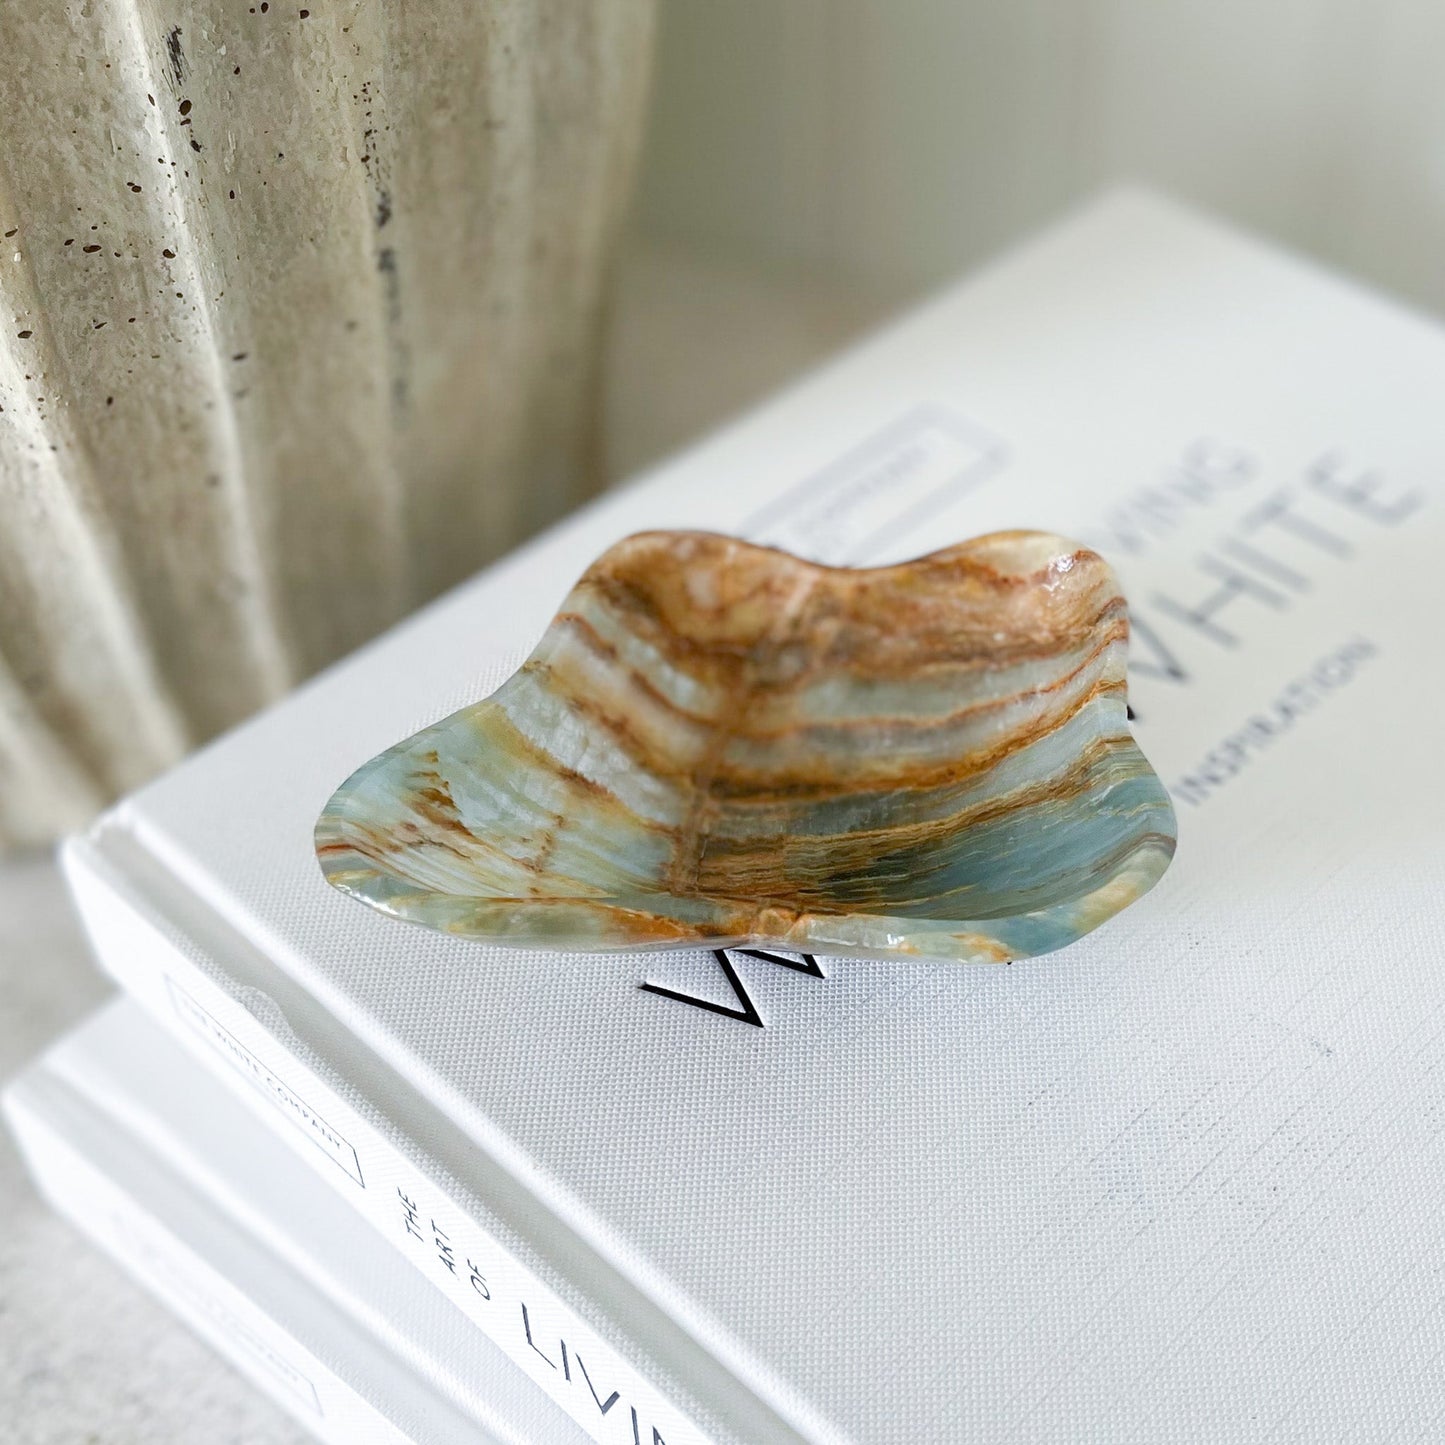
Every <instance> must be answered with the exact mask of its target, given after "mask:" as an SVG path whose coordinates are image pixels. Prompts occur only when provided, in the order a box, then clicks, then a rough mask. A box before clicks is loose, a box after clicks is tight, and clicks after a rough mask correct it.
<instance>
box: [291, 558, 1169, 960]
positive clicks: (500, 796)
mask: <svg viewBox="0 0 1445 1445" xmlns="http://www.w3.org/2000/svg"><path fill="white" fill-rule="evenodd" d="M1127 639H1128V616H1127V611H1126V607H1125V603H1124V598H1123V596H1122V594H1121V593H1120V591H1119V587H1118V584H1117V582H1116V581H1115V578H1114V575H1113V573H1112V572H1111V570H1110V568H1109V567H1108V565H1107V564H1106V563H1105V562H1104V561H1103V559H1102V558H1100V557H1099V556H1097V555H1096V554H1095V553H1093V552H1091V551H1088V550H1087V549H1085V548H1083V547H1080V546H1078V545H1076V544H1074V543H1071V542H1067V541H1065V540H1063V539H1062V538H1059V537H1055V536H1051V535H1047V534H1043V533H1037V532H1003V533H997V534H994V535H991V536H987V537H980V538H977V539H975V540H973V541H969V542H965V543H962V544H961V545H959V546H955V547H950V548H948V549H946V550H944V551H941V552H936V553H934V554H933V555H931V556H928V557H923V558H920V559H918V560H916V561H913V562H906V563H903V564H900V565H897V566H890V567H879V568H873V569H867V570H851V569H843V568H831V567H824V566H819V565H817V564H815V563H811V562H805V561H802V560H801V559H799V558H796V557H793V556H790V555H788V554H787V553H784V552H780V551H776V550H774V549H771V548H766V547H757V546H753V545H751V544H749V543H746V542H741V541H738V540H735V539H733V538H729V537H722V536H715V535H711V534H707V533H696V532H650V533H643V534H640V535H638V536H634V537H631V538H628V539H627V540H625V541H623V542H620V543H619V544H618V545H616V546H615V547H613V548H611V549H610V550H609V551H607V552H606V553H605V554H604V555H603V556H602V557H601V558H599V559H598V561H597V562H595V563H594V564H593V565H592V567H591V568H589V570H588V571H587V573H586V574H585V575H584V576H583V577H582V579H581V580H580V581H579V582H578V584H577V585H576V587H575V588H574V589H573V590H572V592H571V594H570V595H569V596H568V597H567V599H566V602H565V603H564V604H563V606H562V609H561V611H560V612H559V613H558V614H557V616H556V618H555V619H554V620H553V622H552V623H551V625H550V626H549V628H548V629H547V632H546V634H545V635H544V636H543V638H542V640H541V642H540V644H539V645H538V647H537V649H536V650H535V651H534V652H533V653H532V655H531V657H530V658H529V659H528V660H527V662H526V663H525V664H524V665H523V666H522V667H521V668H520V669H519V671H518V672H517V673H516V674H515V675H514V676H513V677H512V678H511V679H509V680H508V681H507V682H506V683H505V684H504V685H503V686H502V687H501V688H500V689H499V690H498V691H497V692H495V693H494V694H493V695H492V696H491V697H489V698H486V699H485V700H483V701H481V702H479V703H476V704H474V705H473V706H471V707H467V708H464V709H463V710H462V711H460V712H458V713H455V714H453V715H452V716H451V717H449V718H446V719H445V720H443V721H442V722H439V723H437V724H435V725H434V726H432V727H429V728H426V729H425V730H423V731H422V732H420V733H418V734H416V736H414V737H412V738H410V739H408V740H407V741H405V742H403V743H400V744H399V745H398V746H396V747H394V748H392V749H390V750H389V751H387V752H385V753H383V754H382V755H381V756H380V757H378V758H375V759H373V760H372V761H371V762H369V763H367V764H366V765H365V766H364V767H362V768H361V769H360V770H359V771H358V772H356V773H355V774H353V776H352V777H351V778H349V779H348V780H347V781H346V782H345V783H344V784H343V785H342V787H341V788H340V789H339V790H338V791H337V793H336V794H335V795H334V796H333V798H332V799H331V801H330V802H329V803H328V805H327V807H326V809H325V811H324V813H323V814H322V816H321V819H320V821H319V823H318V825H317V829H316V846H317V853H318V856H319V858H320V861H321V865H322V868H323V870H324V872H325V874H326V876H327V878H328V879H329V880H330V881H331V883H333V884H334V885H335V886H336V887H338V888H340V889H342V890H343V891H345V892H347V893H350V894H352V895H354V896H355V897H357V898H359V899H361V900H362V901H364V902H366V903H369V904H370V905H372V906H373V907H375V908H378V909H380V910H381V911H383V912H385V913H388V914H391V915H394V916H395V917H398V918H403V919H409V920H411V921H414V922H417V923H422V924H427V925H430V926H431V927H434V928H438V929H442V930H445V931H446V932H449V933H456V934H463V935H468V936H472V937H477V938H482V939H487V940H491V941H496V942H504V943H514V944H517V945H525V946H531V947H557V948H578V949H586V950H601V949H613V948H650V947H682V946H694V945H696V946H703V945H706V946H711V947H717V946H721V945H724V944H738V943H744V942H747V943H752V944H768V945H772V946H774V947H778V948H785V949H797V950H802V951H808V952H820V953H832V954H841V955H853V956H861V957H888V956H895V955H909V956H927V957H938V958H945V959H952V960H957V961H978V962H983V961H1004V960H1008V959H1014V958H1022V957H1026V956H1030V955H1034V954H1040V953H1046V952H1048V951H1050V950H1052V949H1056V948H1059V947H1061V946H1063V945H1065V944H1067V943H1070V942H1072V941H1073V940H1074V939H1077V938H1078V937H1080V936H1081V935H1082V934H1084V933H1087V932H1088V931H1089V930H1090V929H1092V928H1095V927H1097V926H1098V925H1099V924H1100V923H1102V922H1104V921H1105V920H1106V919H1108V918H1109V917H1111V916H1112V915H1113V914H1115V913H1117V912H1118V911H1119V910H1120V909H1121V908H1124V907H1126V906H1127V905H1128V904H1129V903H1131V902H1132V901H1133V900H1134V899H1136V898H1138V897H1139V896H1140V895H1141V894H1142V893H1144V892H1145V891H1146V890H1147V889H1148V888H1150V887H1151V886H1152V885H1153V884H1154V882H1155V881H1156V880H1157V879H1158V878H1159V876H1160V875H1161V874H1162V873H1163V871H1164V869H1165V868H1166V867H1167V866H1168V863H1169V860H1170V858H1171V856H1172V855H1173V851H1174V843H1175V822H1174V814H1173V810H1172V808H1171V806H1170V803H1169V798H1168V795H1167V793H1166V792H1165V790H1164V787H1163V785H1162V784H1161V783H1160V781H1159V779H1158V778H1157V777H1156V776H1155V774H1154V772H1153V771H1152V769H1151V768H1150V767H1149V764H1148V762H1147V761H1146V760H1145V758H1144V755H1143V754H1142V753H1141V752H1140V751H1139V749H1138V747H1137V746H1136V744H1135V743H1134V741H1133V738H1132V737H1131V735H1130V733H1129V729H1128V723H1127V717H1126V707H1125V687H1126V682H1125V649H1126V645H1127Z"/></svg>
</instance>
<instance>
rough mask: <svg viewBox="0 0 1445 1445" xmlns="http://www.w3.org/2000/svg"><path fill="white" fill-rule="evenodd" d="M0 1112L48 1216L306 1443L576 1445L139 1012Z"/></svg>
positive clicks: (50, 1057) (111, 1024)
mask: <svg viewBox="0 0 1445 1445" xmlns="http://www.w3.org/2000/svg"><path fill="white" fill-rule="evenodd" d="M4 1103H5V1111H6V1113H7V1114H8V1115H9V1118H10V1121H11V1124H12V1126H13V1128H14V1130H15V1133H16V1135H17V1137H18V1139H19V1140H20V1142H21V1144H22V1146H23V1148H24V1149H25V1153H26V1157H27V1160H28V1162H29V1164H30V1167H31V1170H32V1173H33V1174H34V1176H35V1178H36V1181H37V1183H38V1184H39V1185H40V1187H41V1188H42V1190H43V1191H44V1193H45V1194H46V1195H47V1197H48V1198H50V1200H51V1201H52V1202H53V1203H54V1204H55V1205H56V1207H57V1208H58V1209H59V1210H60V1211H61V1212H62V1213H63V1214H65V1215H66V1216H67V1217H68V1218H70V1219H71V1220H72V1221H73V1222H74V1223H76V1224H77V1225H78V1226H79V1227H80V1228H81V1229H82V1230H83V1231H84V1232H85V1233H86V1234H88V1235H89V1236H90V1237H91V1238H92V1239H93V1240H95V1242H96V1243H98V1244H99V1245H100V1246H101V1247H102V1248H103V1249H105V1250H106V1251H107V1252H108V1253H110V1254H112V1255H113V1256H114V1257H115V1258H116V1259H117V1260H118V1261H119V1262H120V1263H121V1264H122V1265H124V1266H125V1268H126V1269H127V1270H128V1271H129V1272H130V1273H132V1274H133V1275H135V1276H136V1277H137V1278H138V1279H139V1280H140V1282H141V1283H143V1284H144V1285H145V1286H146V1287H147V1288H149V1289H150V1290H151V1291H152V1292H153V1293H155V1294H157V1295H159V1296H160V1298H161V1299H162V1300H163V1301H165V1302H166V1303H167V1304H169V1305H170V1307H171V1308H172V1309H174V1310H175V1311H176V1312H177V1313H178V1314H180V1315H181V1316H182V1317H184V1318H185V1319H186V1320H187V1321H188V1322H189V1323H190V1324H191V1325H192V1327H193V1328H195V1329H196V1331H197V1333H199V1334H201V1335H202V1336H203V1337H204V1338H205V1339H207V1340H208V1341H209V1342H210V1343H211V1344H212V1345H213V1346H214V1347H215V1348H216V1349H217V1351H218V1352H219V1353H221V1354H222V1355H224V1356H225V1357H226V1358H227V1359H228V1360H230V1362H231V1363H232V1364H233V1365H235V1366H236V1368H237V1369H239V1370H240V1371H241V1372H242V1373H243V1374H245V1375H247V1376H248V1377H249V1378H250V1379H251V1380H253V1381H254V1382H255V1383H256V1384H257V1385H259V1386H260V1387H261V1388H262V1389H263V1390H264V1391H265V1392H266V1393H267V1394H268V1395H270V1396H271V1398H273V1399H274V1400H276V1401H277V1402H278V1403H279V1404H280V1405H281V1406H282V1407H283V1408H284V1409H285V1410H286V1411H287V1412H288V1413H289V1414H290V1415H292V1417H293V1418H294V1419H296V1420H297V1421H298V1422H299V1423H300V1424H301V1425H302V1426H304V1427H305V1428H306V1429H307V1430H308V1431H309V1432H310V1433H311V1434H313V1435H315V1436H316V1437H317V1438H318V1439H321V1440H326V1441H330V1442H335V1445H359V1442H362V1441H367V1442H377V1445H444V1442H457V1445H461V1442H467V1445H531V1442H536V1441H539V1440H547V1441H556V1442H558V1445H569V1442H573V1441H580V1440H583V1439H584V1438H585V1437H584V1436H583V1434H582V1432H580V1431H578V1430H577V1429H576V1428H575V1427H573V1426H572V1425H570V1424H569V1422H568V1421H567V1420H566V1419H565V1417H564V1416H563V1415H562V1414H561V1412H560V1411H558V1410H557V1409H556V1408H555V1407H554V1406H553V1405H551V1404H550V1403H549V1402H548V1401H547V1399H546V1398H545V1396H544V1395H543V1394H542V1392H541V1391H539V1390H537V1389H536V1387H535V1386H533V1385H532V1384H530V1383H529V1382H528V1381H526V1380H525V1379H524V1378H523V1377H522V1376H521V1375H520V1374H519V1372H518V1371H517V1369H516V1368H515V1366H513V1365H512V1364H511V1363H510V1362H509V1361H508V1360H507V1359H506V1358H505V1357H504V1356H503V1355H502V1354H501V1353H500V1352H499V1351H497V1350H496V1349H494V1348H492V1347H490V1346H488V1345H487V1344H486V1343H485V1342H484V1341H482V1340H479V1339H478V1338H477V1335H476V1332H475V1330H474V1329H473V1328H472V1326H471V1325H470V1324H469V1323H468V1322H467V1321H466V1319H465V1318H464V1317H463V1316H462V1315H460V1314H459V1313H458V1312H457V1311H456V1310H455V1309H454V1308H453V1307H452V1306H451V1305H449V1304H447V1302H446V1301H445V1300H443V1299H442V1298H441V1297H440V1296H439V1295H438V1294H437V1293H436V1291H435V1290H433V1289H431V1288H430V1287H429V1286H428V1285H427V1284H426V1283H425V1281H423V1280H422V1279H420V1278H418V1277H417V1275H416V1273H415V1271H413V1270H412V1269H410V1268H409V1267H408V1266H407V1265H406V1263H405V1262H404V1261H402V1260H400V1259H398V1258H397V1257H396V1256H395V1254H394V1252H393V1251H391V1250H389V1249H388V1248H387V1247H386V1246H385V1245H384V1244H383V1243H382V1242H381V1241H380V1240H377V1239H376V1238H375V1236H374V1232H373V1231H371V1230H370V1229H369V1227H368V1226H367V1225H366V1224H365V1223H364V1221H362V1220H361V1219H360V1218H358V1217H357V1216H356V1214H355V1213H354V1212H353V1211H351V1210H349V1209H347V1208H346V1206H345V1205H344V1204H342V1203H341V1202H339V1201H338V1200H337V1199H335V1198H334V1196H333V1195H332V1194H331V1192H330V1191H329V1190H328V1189H326V1187H325V1186H324V1185H323V1184H322V1183H321V1182H320V1181H319V1180H317V1179H316V1178H315V1176H314V1174H313V1173H312V1172H311V1171H310V1170H308V1169H307V1168H306V1167H305V1166H304V1165H303V1164H301V1163H300V1162H299V1161H297V1160H296V1159H295V1158H293V1157H292V1156H291V1154H290V1152H289V1151H288V1150H287V1149H286V1148H285V1147H284V1146H283V1145H282V1144H281V1143H280V1142H279V1141H278V1140H277V1139H276V1138H275V1137H274V1135H273V1134H272V1133H271V1131H270V1130H268V1129H266V1128H265V1127H263V1126H262V1125H261V1124H260V1123H258V1122H257V1121H256V1120H255V1119H254V1118H252V1117H251V1115H250V1114H249V1112H248V1111H247V1110H246V1109H244V1108H243V1107H242V1106H241V1105H240V1104H239V1103H238V1102H237V1101H236V1100H235V1099H234V1098H233V1097H232V1096H231V1094H230V1093H229V1091H228V1090H226V1089H225V1088H224V1087H223V1086H222V1085H221V1084H220V1083H219V1081H217V1080H216V1079H214V1078H212V1077H210V1076H209V1073H208V1071H206V1070H204V1069H202V1068H201V1067H200V1066H199V1065H197V1064H196V1062H195V1061H194V1060H193V1059H192V1058H190V1056H189V1055H188V1054H187V1053H186V1051H185V1050H183V1049H182V1048H181V1047H180V1045H179V1044H178V1043H176V1042H175V1041H174V1040H173V1039H171V1038H170V1037H168V1035H167V1033H166V1032H165V1031H164V1030H162V1029H161V1028H160V1027H159V1026H158V1025H157V1024H156V1023H155V1022H154V1021H153V1020H151V1019H150V1018H149V1017H148V1016H147V1015H146V1014H145V1013H144V1012H143V1011H142V1010H141V1009H140V1008H139V1007H138V1006H137V1005H136V1004H134V1003H132V1002H130V1001H128V1000H124V999H121V1000H117V1001H115V1002H112V1003H111V1004H109V1005H107V1006H106V1007H104V1008H102V1009H101V1010H99V1011H98V1012H97V1013H96V1014H95V1015H93V1016H92V1017H91V1018H90V1019H88V1020H86V1021H85V1022H84V1023H83V1024H81V1025H80V1026H78V1027H77V1028H76V1029H74V1030H73V1031H72V1032H71V1033H70V1034H68V1035H67V1036H66V1037H65V1038H64V1039H63V1040H61V1041H60V1042H59V1043H58V1044H56V1045H55V1046H54V1047H53V1048H52V1049H51V1050H50V1051H49V1052H48V1053H47V1054H46V1055H45V1056H44V1057H43V1058H42V1059H40V1060H39V1061H37V1062H36V1063H35V1064H34V1065H32V1066H31V1067H30V1068H29V1069H28V1070H27V1071H26V1072H25V1073H24V1074H23V1075H21V1076H20V1078H19V1079H17V1080H16V1081H15V1082H14V1083H12V1084H11V1085H10V1086H9V1087H8V1088H7V1090H6V1093H5V1099H4Z"/></svg>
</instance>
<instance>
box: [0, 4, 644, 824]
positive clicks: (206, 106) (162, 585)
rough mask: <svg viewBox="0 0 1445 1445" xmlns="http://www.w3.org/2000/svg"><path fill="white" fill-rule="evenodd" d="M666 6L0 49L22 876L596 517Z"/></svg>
mask: <svg viewBox="0 0 1445 1445" xmlns="http://www.w3.org/2000/svg"><path fill="white" fill-rule="evenodd" d="M651 24H652V0H607V3H605V4H603V3H598V4H590V3H589V4H581V3H576V4H574V3H570V0H552V3H549V0H512V3H506V0H460V3H459V0H428V3H427V4H416V5H409V4H402V3H399V0H344V3H338V0H310V4H309V6H306V5H297V4H294V3H287V4H281V3H277V0H271V3H265V0H255V3H250V0H176V3H171V4H168V5H164V6H157V5H153V4H150V3H148V0H104V3H96V4H89V5H82V4H78V3H73V4H67V3H62V0H35V3H34V4H25V5H19V4H17V5H12V6H8V7H7V8H6V10H5V12H4V14H3V16H0V233H3V242H0V312H3V314H0V504H3V512H0V850H4V849H7V848H8V849H15V848H19V847H24V846H27V845H29V846H36V845H41V844H43V843H45V842H46V841H47V840H49V839H51V838H53V837H54V836H55V835H56V834H57V833H58V832H59V831H61V830H63V829H64V828H66V827H69V826H73V825H76V824H79V823H81V822H83V821H84V819H85V818H86V817H87V816H88V815H89V814H91V813H92V812H93V811H94V810H95V809H96V808H97V807H99V806H100V805H101V804H102V803H103V802H104V801H105V800H106V799H108V798H110V797H112V796H114V795H115V794H116V793H117V792H119V791H121V790H123V789H125V788H127V787H129V786H132V785H134V784H136V783H138V782H140V781H141V780H143V779H144V778H146V777H147V776H149V775H150V774H152V773H154V772H155V771H157V770H158V769H160V768H161V767H163V766H164V765H166V764H167V763H169V762H171V761H172V760H174V759H175V758H177V757H179V756H180V755H181V754H182V753H183V752H184V751H185V750H186V749H187V748H189V747H191V746H192V745H194V744H195V743H197V742H199V741H200V740H202V739H204V738H206V737H208V736H209V735H211V734H213V733H214V732H216V731H217V730H218V729H220V728H222V727H224V726H226V725H227V724H229V723H231V722H233V721H235V720H237V719H239V718H241V717H242V716H244V715H245V714H247V713H249V712H250V711H252V710H253V709H255V708H256V707H258V706H260V705H261V704H262V703H264V702H266V701H267V700H268V699H270V698H272V697H275V696H276V695H277V694H279V693H280V692H282V691H283V690H285V689H286V688H287V687H289V686H290V685H291V684H292V683H294V682H295V681H297V680H298V679H299V678H301V677H303V676H304V675H306V674H307V673H308V672H310V671H312V670H313V669H315V668H316V667H318V666H319V665H321V664H322V663H324V662H326V661H327V660H328V659H330V658H333V657H335V656H337V655H338V654H340V653H341V652H343V651H345V650H347V649H348V648H350V647H352V646H353V645H355V644H356V643H358V642H360V641H361V640H362V639H364V638H366V637H367V636H369V635H371V634H372V633H374V632H376V631H377V630H378V629H380V628H381V627H383V626H384V625H385V624H386V623H388V622H390V621H391V620H393V619H394V618H396V617H398V616H400V615H402V614H403V613H404V612H406V611H408V610H409V609H410V608H412V607H413V606H415V605H416V604H417V603H419V602H421V601H422V600H424V599H425V598H427V597H429V596H431V595H432V594H434V593H436V592H437V591H439V590H440V589H442V588H443V587H445V586H447V585H448V584H450V583H452V582H454V581H456V580H457V579H458V578H460V577H462V576H464V575H465V574H466V573H467V572H469V571H471V570H472V569H474V568H475V567H477V566H478V565H479V564H481V563H482V562H484V561H486V560H487V559H488V558H489V557H491V556H494V555H495V554H497V553H498V552H499V551H501V550H503V549H505V548H506V547H507V546H509V545H510V544H512V543H513V542H515V541H516V540H517V539H518V538H520V537H521V536H523V535H525V534H526V533H527V532H529V531H531V530H533V529H534V528H535V527H537V526H538V525H540V524H541V523H542V522H544V521H546V520H547V519H549V518H551V517H553V516H555V515H557V514H559V513H560V512H561V511H563V510H564V509H565V508H566V507H567V506H569V505H570V504H571V503H573V502H574V501H576V500H577V499H578V498H579V497H580V496H581V495H583V494H584V493H585V492H586V491H587V490H588V489H589V488H590V487H591V486H592V485H593V483H594V481H595V478H594V475H593V464H594V462H595V457H596V449H595V446H594V437H593V421H594V415H593V406H594V397H595V390H594V388H595V380H596V377H595V370H596V364H597V343H598V335H599V328H600V322H601V317H602V310H603V299H604V285H605V281H606V276H607V271H608V264H609V259H610V255H611V251H612V249H613V244H614V238H615V234H616V231H617V225H618V220H619V214H620V211H621V207H622V203H623V201H624V200H625V197H626V193H627V188H628V180H629V174H630V171H631V168H632V163H633V159H634V151H635V147H636V140H637V136H638V132H639V127H640V121H641V113H642V105H643V99H644V93H645V88H646V73H647V64H648V58H649V48H650V30H651Z"/></svg>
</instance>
